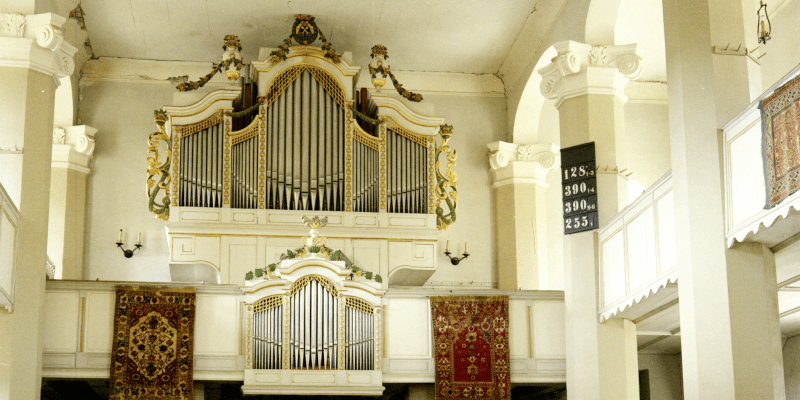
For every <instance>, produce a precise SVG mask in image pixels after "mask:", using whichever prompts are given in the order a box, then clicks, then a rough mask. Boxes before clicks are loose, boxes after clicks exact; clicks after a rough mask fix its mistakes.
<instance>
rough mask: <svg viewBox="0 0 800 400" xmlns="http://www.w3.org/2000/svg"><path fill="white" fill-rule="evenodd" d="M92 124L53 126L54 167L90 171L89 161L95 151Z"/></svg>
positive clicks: (94, 130)
mask: <svg viewBox="0 0 800 400" xmlns="http://www.w3.org/2000/svg"><path fill="white" fill-rule="evenodd" d="M96 132H97V129H95V128H92V127H91V126H86V125H78V126H64V127H61V126H55V127H53V157H52V164H51V166H52V167H53V168H70V169H74V170H76V171H80V172H83V173H89V161H90V160H91V158H92V154H93V153H94V134H95V133H96Z"/></svg>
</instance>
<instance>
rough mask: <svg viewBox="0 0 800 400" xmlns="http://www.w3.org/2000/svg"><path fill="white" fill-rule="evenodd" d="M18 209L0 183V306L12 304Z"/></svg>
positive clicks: (7, 306) (8, 307) (9, 307)
mask: <svg viewBox="0 0 800 400" xmlns="http://www.w3.org/2000/svg"><path fill="white" fill-rule="evenodd" d="M18 223H19V210H17V207H16V206H15V205H14V202H13V201H11V197H9V195H8V193H6V191H5V189H4V188H3V185H2V184H0V306H2V307H4V308H5V309H6V310H8V312H11V311H13V306H14V270H15V260H16V259H17V225H18Z"/></svg>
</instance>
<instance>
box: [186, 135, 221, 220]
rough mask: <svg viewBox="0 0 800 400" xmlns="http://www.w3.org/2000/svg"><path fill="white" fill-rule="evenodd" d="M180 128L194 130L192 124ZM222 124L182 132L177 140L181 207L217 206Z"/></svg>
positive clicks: (218, 200)
mask: <svg viewBox="0 0 800 400" xmlns="http://www.w3.org/2000/svg"><path fill="white" fill-rule="evenodd" d="M183 129H184V130H183V131H182V132H186V131H187V130H194V129H195V128H194V127H193V126H187V127H184V128H183ZM220 132H222V124H221V123H220V124H216V125H212V126H210V127H208V128H205V129H201V130H197V131H195V132H191V131H190V133H188V134H185V133H184V135H185V136H183V137H181V138H180V139H179V140H180V149H181V152H180V155H181V160H180V163H179V170H178V175H179V185H178V190H179V198H178V204H179V205H181V206H185V207H220V206H221V201H220V199H221V197H222V179H221V177H222V173H221V168H220V167H221V164H220V159H221V158H222V156H223V155H222V151H221V148H222V147H221V146H219V143H220V141H219V140H220V137H221V135H220Z"/></svg>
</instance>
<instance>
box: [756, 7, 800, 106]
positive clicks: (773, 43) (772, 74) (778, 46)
mask: <svg viewBox="0 0 800 400" xmlns="http://www.w3.org/2000/svg"><path fill="white" fill-rule="evenodd" d="M770 12H771V13H770V16H769V17H770V18H769V19H770V22H772V34H771V35H770V36H771V37H772V39H771V40H769V41H768V42H767V44H766V45H761V49H760V50H761V51H762V52H765V53H766V55H765V56H764V57H762V58H761V79H762V87H763V88H764V90H767V89H768V88H769V87H770V86H772V85H774V84H775V83H776V82H777V81H778V80H779V79H781V78H782V77H783V76H784V75H786V74H787V73H788V72H789V71H791V69H792V68H794V67H796V66H797V64H798V63H800V46H798V45H797V38H798V37H800V24H798V23H797V21H799V20H800V1H793V0H786V1H785V2H784V3H783V4H782V5H781V6H780V8H779V9H772V7H770Z"/></svg>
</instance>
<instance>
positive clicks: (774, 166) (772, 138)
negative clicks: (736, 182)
mask: <svg viewBox="0 0 800 400" xmlns="http://www.w3.org/2000/svg"><path fill="white" fill-rule="evenodd" d="M798 100H800V77H798V78H795V79H794V80H792V81H790V82H789V83H787V84H785V85H783V86H782V87H781V88H780V89H778V90H776V91H775V93H773V94H772V95H770V96H769V97H767V98H765V99H764V100H762V101H761V117H762V121H763V124H764V125H763V128H764V164H765V165H764V166H765V175H766V180H767V205H766V207H765V208H767V209H769V208H772V207H774V206H775V205H776V204H778V203H779V202H780V201H781V200H783V199H785V198H787V197H789V195H791V194H792V193H794V192H796V191H797V190H798V189H800V101H798Z"/></svg>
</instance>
